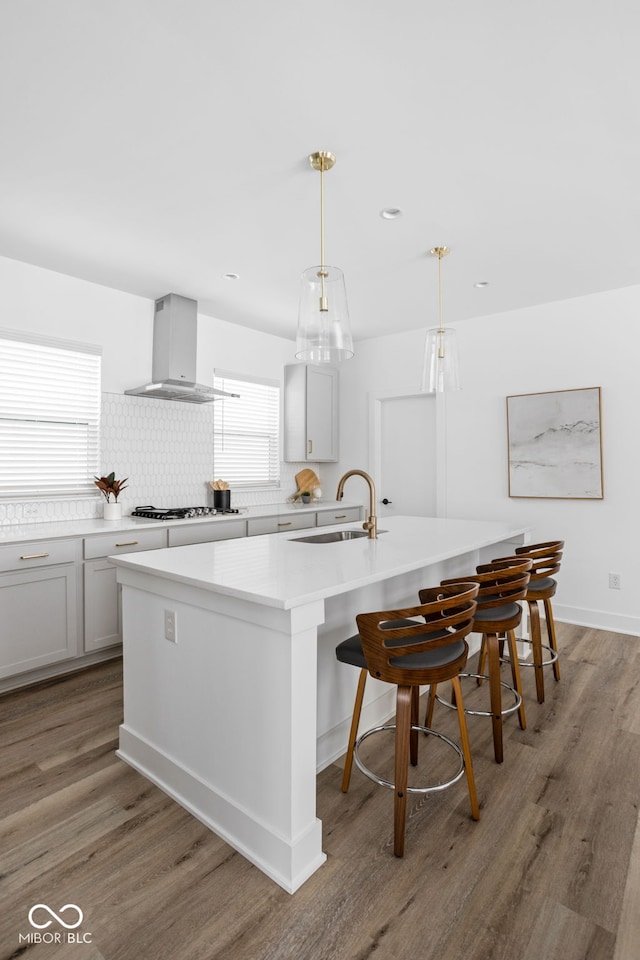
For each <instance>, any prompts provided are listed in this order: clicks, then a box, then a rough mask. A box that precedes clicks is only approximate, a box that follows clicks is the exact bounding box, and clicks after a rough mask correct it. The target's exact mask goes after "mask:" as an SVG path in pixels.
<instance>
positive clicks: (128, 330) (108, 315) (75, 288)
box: [0, 257, 295, 394]
mask: <svg viewBox="0 0 640 960" xmlns="http://www.w3.org/2000/svg"><path fill="white" fill-rule="evenodd" d="M0 289H1V290H2V304H3V314H2V318H1V319H0V326H2V327H6V328H8V329H11V330H28V331H30V332H32V333H42V334H47V335H49V336H55V337H61V338H63V339H68V340H79V341H82V342H85V343H94V344H98V345H100V346H101V347H102V351H103V352H102V357H103V363H102V389H103V391H105V392H106V393H117V394H119V393H122V392H123V391H124V390H126V389H128V388H129V387H138V386H140V385H141V384H143V383H147V382H148V381H150V380H151V345H152V337H153V300H152V299H146V298H145V297H137V296H133V295H132V294H129V293H123V292H122V291H120V290H112V289H110V288H109V287H102V286H100V285H99V284H96V283H87V282H86V281H84V280H77V279H75V278H74V277H67V276H65V275H63V274H61V273H55V272H54V271H52V270H43V269H41V268H40V267H33V266H31V265H30V264H26V263H20V262H19V261H17V260H8V259H6V258H3V257H0ZM171 292H172V291H170V290H162V291H160V292H159V293H158V296H163V295H164V294H165V293H171ZM178 292H182V291H178ZM185 295H186V296H188V294H185ZM294 333H295V330H293V331H292V336H293V334H294ZM293 360H294V344H293V342H292V341H291V340H286V339H284V338H282V337H274V336H270V335H269V334H264V333H259V332H257V331H255V330H247V329H246V328H244V327H238V326H236V325H234V324H230V323H226V322H225V321H224V320H217V319H213V318H211V317H206V316H203V315H200V316H199V317H198V360H197V371H196V375H197V378H198V380H199V381H200V382H202V383H212V377H213V369H214V367H220V368H222V369H226V370H233V371H237V372H240V373H246V374H254V375H259V376H264V377H273V378H275V379H281V378H282V367H283V364H285V363H291V362H293Z"/></svg>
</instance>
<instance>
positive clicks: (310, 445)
mask: <svg viewBox="0 0 640 960" xmlns="http://www.w3.org/2000/svg"><path fill="white" fill-rule="evenodd" d="M307 443H308V444H309V449H308V450H307V453H313V440H307Z"/></svg>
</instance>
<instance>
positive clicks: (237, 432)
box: [213, 370, 280, 488]
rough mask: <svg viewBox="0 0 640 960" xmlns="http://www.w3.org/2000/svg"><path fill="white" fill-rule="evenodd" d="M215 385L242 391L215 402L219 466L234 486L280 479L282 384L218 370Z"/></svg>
mask: <svg viewBox="0 0 640 960" xmlns="http://www.w3.org/2000/svg"><path fill="white" fill-rule="evenodd" d="M213 385H214V386H215V387H218V389H220V390H227V391H229V392H231V393H239V394H240V396H239V397H237V398H233V399H232V398H230V397H229V398H225V399H223V400H217V401H216V402H215V404H214V440H213V469H214V473H215V476H216V479H217V480H226V481H227V483H228V484H229V486H231V487H234V488H237V487H275V486H278V485H279V483H280V384H279V383H278V382H277V381H275V380H258V379H255V378H253V377H244V376H242V375H241V374H231V373H223V372H222V371H219V370H216V371H215V374H214V379H213Z"/></svg>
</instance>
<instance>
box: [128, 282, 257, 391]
mask: <svg viewBox="0 0 640 960" xmlns="http://www.w3.org/2000/svg"><path fill="white" fill-rule="evenodd" d="M197 338H198V304H197V302H196V301H195V300H190V299H189V298H188V297H181V296H179V295H178V294H177V293H168V294H167V295H166V297H161V298H160V299H159V300H156V303H155V313H154V317H153V358H152V365H151V377H152V382H151V383H147V384H145V386H143V387H134V388H133V389H132V390H125V393H128V394H130V395H131V396H133V397H152V398H154V399H156V400H181V401H183V402H185V403H211V401H212V400H218V399H219V398H220V397H237V396H239V394H237V393H226V392H225V391H224V390H216V389H215V387H209V386H206V385H205V384H202V383H196V347H197Z"/></svg>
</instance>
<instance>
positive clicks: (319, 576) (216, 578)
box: [110, 517, 526, 610]
mask: <svg viewBox="0 0 640 960" xmlns="http://www.w3.org/2000/svg"><path fill="white" fill-rule="evenodd" d="M379 526H380V528H381V529H380V531H379V536H378V538H377V539H376V540H370V539H369V538H367V537H361V538H359V539H354V540H348V541H339V542H336V543H305V542H300V538H301V537H304V536H308V535H309V533H310V531H309V530H306V531H302V530H300V531H297V532H296V533H295V534H294V533H292V532H289V533H280V534H269V535H265V536H258V537H251V538H249V539H242V540H227V541H218V542H215V543H199V544H193V545H189V546H184V547H172V548H170V549H162V550H153V551H148V552H145V553H129V554H126V555H122V556H117V557H111V558H110V559H111V560H112V561H113V562H114V563H116V564H117V565H118V566H119V567H123V568H127V569H130V570H137V571H139V572H143V573H147V574H152V575H153V574H155V575H156V576H158V577H160V578H162V579H166V580H172V581H176V582H178V583H183V584H189V585H191V586H196V587H199V588H200V589H203V590H208V591H212V592H214V593H220V594H223V595H226V596H229V597H235V598H238V599H242V600H248V601H251V602H255V603H260V604H264V605H266V606H271V607H276V608H280V609H284V610H288V609H292V608H294V607H298V606H301V605H303V604H306V603H310V602H313V601H314V600H322V599H325V598H327V597H332V596H338V595H339V594H341V593H346V592H348V591H351V590H353V589H355V588H357V587H361V586H367V585H369V584H373V583H377V582H380V581H382V580H387V579H389V578H390V577H396V576H399V575H402V574H404V573H408V572H409V571H412V570H418V569H420V568H422V567H425V566H427V565H431V564H435V563H439V562H440V561H443V560H447V559H449V558H451V557H456V556H461V555H463V554H465V553H471V552H472V551H475V550H478V549H481V548H482V547H484V546H488V545H490V544H492V543H496V542H498V541H507V540H510V539H511V538H512V537H513V538H516V537H520V538H521V537H522V534H523V533H525V532H526V528H524V527H523V526H522V525H514V524H511V523H508V522H502V521H485V520H455V519H454V520H451V519H442V518H436V517H385V518H384V519H383V520H381V521H379ZM345 529H354V530H360V529H362V526H361V524H338V525H336V526H327V527H324V528H323V530H322V532H323V533H328V532H330V531H332V530H345ZM382 531H384V532H382ZM519 542H522V541H521V539H520V540H519Z"/></svg>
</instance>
